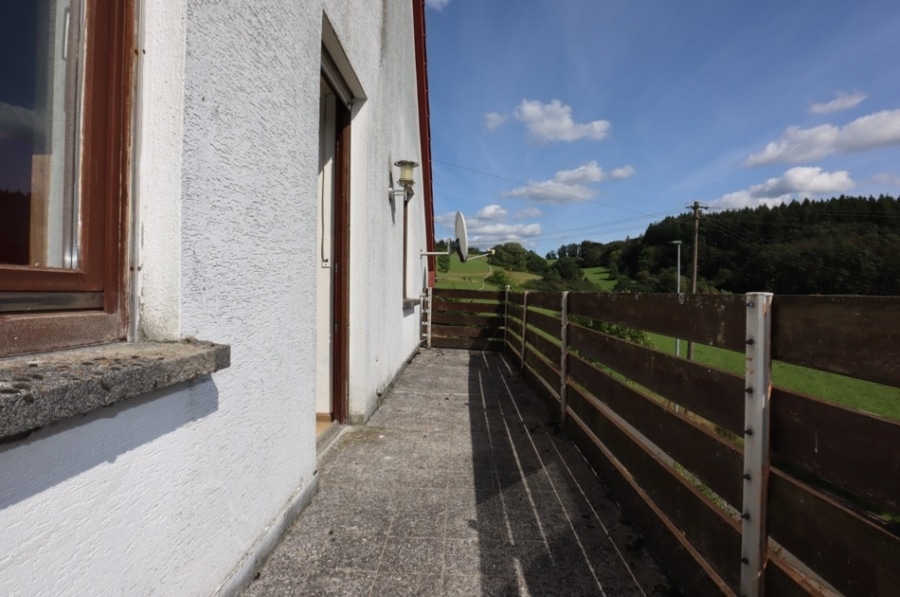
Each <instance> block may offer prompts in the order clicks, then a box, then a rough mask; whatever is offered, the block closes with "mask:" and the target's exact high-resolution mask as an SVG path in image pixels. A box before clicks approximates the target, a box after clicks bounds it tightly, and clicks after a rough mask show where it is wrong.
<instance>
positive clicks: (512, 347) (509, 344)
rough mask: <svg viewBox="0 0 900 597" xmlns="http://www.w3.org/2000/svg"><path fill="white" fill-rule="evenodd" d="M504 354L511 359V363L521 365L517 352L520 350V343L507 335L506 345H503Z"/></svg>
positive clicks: (519, 355) (519, 354) (520, 356)
mask: <svg viewBox="0 0 900 597" xmlns="http://www.w3.org/2000/svg"><path fill="white" fill-rule="evenodd" d="M505 348H506V352H507V354H509V355H510V356H512V358H513V363H516V364H518V363H521V362H522V355H521V353H520V352H519V350H520V349H521V348H522V343H521V342H519V341H517V340H516V339H515V338H513V337H512V336H509V335H507V338H506V344H505Z"/></svg>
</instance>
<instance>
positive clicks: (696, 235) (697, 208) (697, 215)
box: [687, 201, 707, 361]
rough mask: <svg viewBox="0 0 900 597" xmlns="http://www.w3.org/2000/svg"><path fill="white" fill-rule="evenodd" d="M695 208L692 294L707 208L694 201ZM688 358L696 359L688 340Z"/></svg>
mask: <svg viewBox="0 0 900 597" xmlns="http://www.w3.org/2000/svg"><path fill="white" fill-rule="evenodd" d="M691 209H693V210H694V267H692V268H691V294H697V246H698V245H699V240H700V210H701V209H707V207H706V206H705V205H702V204H701V203H700V202H699V201H694V203H693V205H691ZM687 352H688V353H687V358H688V360H689V361H693V360H694V343H693V342H690V341H688V348H687Z"/></svg>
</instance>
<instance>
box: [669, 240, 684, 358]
mask: <svg viewBox="0 0 900 597" xmlns="http://www.w3.org/2000/svg"><path fill="white" fill-rule="evenodd" d="M669 244H670V245H675V246H676V247H678V269H677V274H676V275H677V276H678V277H677V278H675V292H676V293H677V294H678V296H679V297H680V296H681V241H680V240H673V241H669ZM675 356H676V357H680V356H681V340H679V339H678V338H675Z"/></svg>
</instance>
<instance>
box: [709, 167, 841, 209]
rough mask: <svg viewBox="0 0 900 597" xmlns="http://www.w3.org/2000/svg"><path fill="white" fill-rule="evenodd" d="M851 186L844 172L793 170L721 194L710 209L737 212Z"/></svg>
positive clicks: (807, 169)
mask: <svg viewBox="0 0 900 597" xmlns="http://www.w3.org/2000/svg"><path fill="white" fill-rule="evenodd" d="M854 184H855V183H854V182H853V179H852V178H850V173H849V172H847V171H846V170H839V171H837V172H825V171H823V170H822V169H821V168H818V167H797V168H791V169H790V170H788V171H787V172H785V173H784V174H783V175H781V176H779V177H775V178H770V179H768V180H767V181H766V182H764V183H761V184H756V185H753V186H751V187H749V188H747V189H744V190H742V191H736V192H734V193H728V194H726V195H723V196H721V197H719V198H718V199H716V200H715V201H712V202H711V203H710V207H714V208H719V209H741V208H744V207H757V206H759V205H768V206H773V205H781V204H782V203H787V202H789V201H792V200H794V199H804V198H808V197H816V196H823V195H828V194H832V193H843V192H845V191H847V190H849V189H851V188H852V187H853V185H854Z"/></svg>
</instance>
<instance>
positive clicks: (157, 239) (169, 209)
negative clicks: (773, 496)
mask: <svg viewBox="0 0 900 597" xmlns="http://www.w3.org/2000/svg"><path fill="white" fill-rule="evenodd" d="M0 22H2V23H7V24H8V25H4V26H3V27H4V28H3V30H2V33H3V37H4V38H5V39H7V42H3V43H6V44H7V45H10V44H14V43H17V44H18V46H17V47H19V48H20V49H21V48H27V49H26V50H21V51H18V53H16V51H14V50H15V48H13V49H12V50H11V49H10V48H8V47H6V46H3V47H2V48H0V49H2V50H3V52H0V54H3V55H4V56H6V57H5V58H0V61H2V62H0V67H2V68H0V111H2V113H0V155H2V156H3V157H4V165H3V166H2V167H0V191H8V193H7V195H9V196H13V195H15V197H16V198H17V199H16V202H15V206H13V201H12V200H10V201H9V202H7V203H4V199H3V197H5V196H6V195H3V196H0V220H3V219H4V218H6V221H7V222H11V221H12V219H11V218H13V217H15V218H18V219H17V220H16V224H15V226H11V227H12V228H14V229H16V230H19V231H23V230H26V229H27V234H25V233H24V232H23V233H22V234H19V235H18V236H16V237H15V238H18V239H19V240H17V241H15V242H18V243H19V244H18V245H17V246H14V245H13V241H10V243H8V244H7V245H0V595H6V596H12V595H28V596H31V595H146V594H159V595H176V594H177V595H210V594H233V593H235V592H236V591H238V590H239V589H240V588H241V587H242V586H244V584H246V583H247V582H249V580H250V579H251V578H252V575H253V573H254V572H255V568H256V566H257V564H258V563H259V561H260V560H261V559H262V558H263V557H264V556H265V555H266V553H267V552H268V550H269V549H270V548H271V547H272V546H273V545H274V543H275V542H276V541H277V540H278V538H279V537H280V534H281V533H282V532H283V531H284V529H285V528H286V526H287V525H288V524H289V523H290V521H291V520H292V518H293V517H294V516H296V514H297V513H299V511H300V510H301V509H302V507H303V506H304V505H305V504H306V503H308V501H309V500H310V499H311V498H312V495H313V494H314V493H315V491H316V488H317V484H318V478H317V471H316V469H317V464H316V463H317V454H316V450H317V447H316V443H317V442H316V440H317V422H318V426H319V427H320V428H321V427H323V426H324V427H328V426H329V425H332V424H341V423H361V422H364V421H366V420H367V419H368V417H369V416H370V415H371V414H372V413H373V412H374V410H375V409H376V408H377V407H378V404H379V398H380V395H381V393H382V392H383V391H384V389H385V388H386V387H387V386H388V385H389V384H390V383H391V381H392V380H393V379H394V377H395V376H396V375H397V373H398V372H399V371H400V370H401V369H402V368H403V366H404V364H405V363H406V362H407V361H408V360H409V358H410V357H411V356H412V355H413V354H414V353H415V351H416V350H417V348H418V346H419V345H420V339H421V333H420V329H421V328H420V325H421V315H422V304H421V302H420V298H421V296H422V294H423V290H424V289H425V288H426V287H427V286H429V285H430V283H431V282H432V281H433V271H434V267H433V260H432V259H428V258H422V257H421V256H420V253H421V252H423V251H430V250H433V213H432V198H431V180H430V177H431V170H430V149H429V132H428V96H427V81H426V78H425V38H424V0H383V1H381V2H375V1H372V0H303V1H300V2H298V1H297V0H267V1H266V2H255V1H254V2H248V1H246V0H219V1H217V2H206V1H203V0H165V1H151V0H21V1H12V2H6V3H4V4H3V7H0ZM35 47H36V48H37V51H32V50H31V49H32V48H35ZM14 62H15V63H16V64H19V67H21V65H22V64H24V65H25V67H26V70H28V69H30V70H28V72H29V73H30V76H31V79H27V78H25V79H23V78H22V77H21V76H18V75H17V76H16V77H13V76H12V75H10V74H9V73H10V72H12V70H13V69H12V65H13V64H14ZM19 70H21V68H20V69H19ZM4 72H5V73H6V74H4ZM16 72H19V71H16ZM17 86H18V87H17ZM20 88H21V89H20ZM35 90H37V91H35ZM2 129H6V130H2ZM10 156H11V157H10ZM398 162H412V163H415V164H416V167H412V166H411V165H410V164H406V166H407V167H406V168H405V169H404V174H401V167H400V166H398V165H395V164H396V163H398ZM410 168H411V172H412V179H411V180H412V182H411V183H410V182H409V181H408V180H407V179H408V175H409V171H410ZM391 190H393V191H394V192H391ZM4 210H5V211H4ZM8 238H13V237H12V236H9V237H8ZM85 347H86V348H85ZM229 347H230V348H229ZM332 422H335V423H332Z"/></svg>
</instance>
